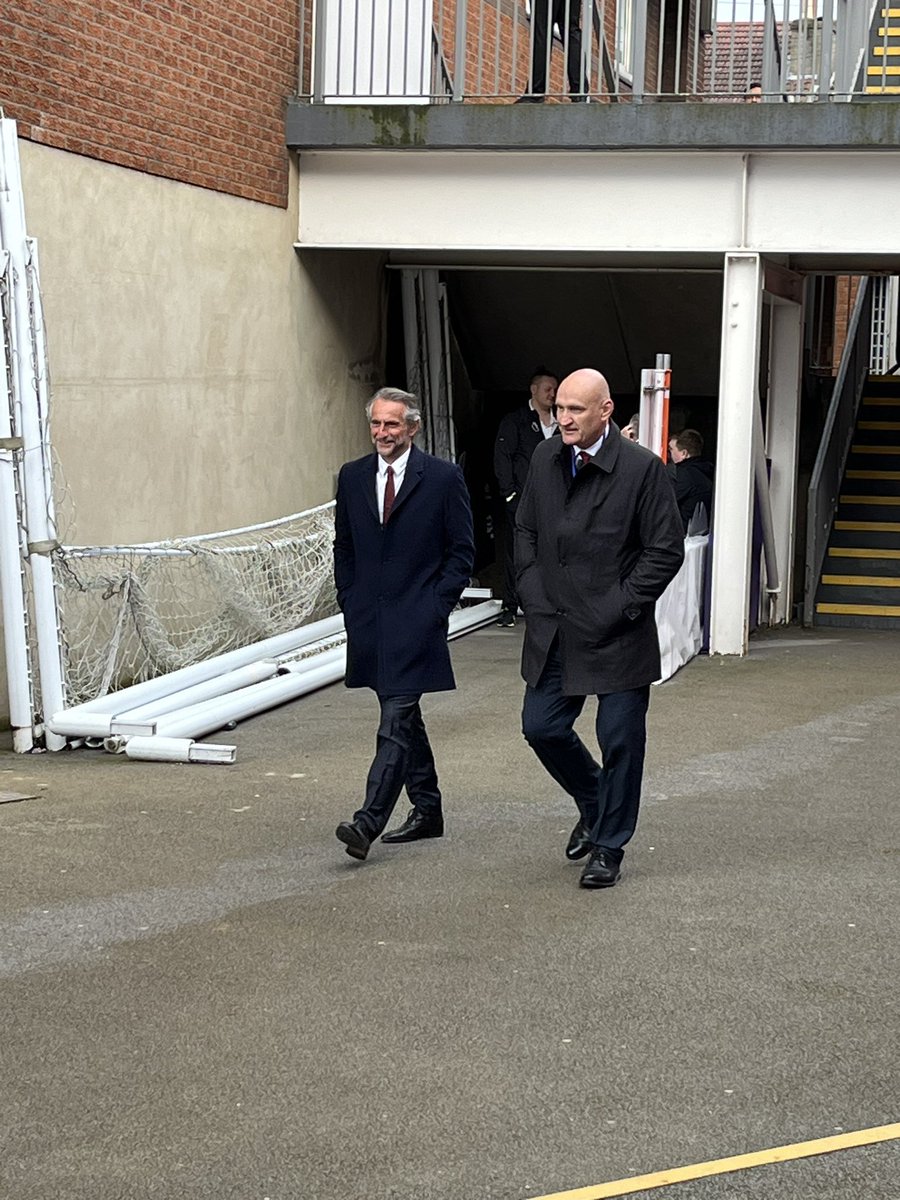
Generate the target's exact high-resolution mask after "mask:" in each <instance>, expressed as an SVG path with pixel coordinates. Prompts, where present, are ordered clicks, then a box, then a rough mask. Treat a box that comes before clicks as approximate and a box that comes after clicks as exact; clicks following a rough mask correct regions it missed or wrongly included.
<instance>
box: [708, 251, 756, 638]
mask: <svg viewBox="0 0 900 1200" xmlns="http://www.w3.org/2000/svg"><path fill="white" fill-rule="evenodd" d="M761 318H762V263H761V261H760V257H759V255H758V254H748V253H745V252H733V253H729V254H726V255H725V279H724V288H723V296H722V358H721V364H720V367H719V437H718V449H717V456H716V458H717V461H716V492H715V499H714V501H713V513H714V524H713V559H712V611H711V614H710V637H709V652H710V654H746V653H747V638H748V613H749V605H750V549H751V533H752V514H753V482H754V475H753V426H754V406H756V405H758V404H759V399H758V387H759V350H760V324H761Z"/></svg>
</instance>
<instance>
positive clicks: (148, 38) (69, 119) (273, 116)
mask: <svg viewBox="0 0 900 1200" xmlns="http://www.w3.org/2000/svg"><path fill="white" fill-rule="evenodd" d="M297 9H298V6H297V4H296V3H295V0H232V2H230V3H228V4H223V3H221V2H220V0H61V2H59V3H51V2H48V0H6V3H5V4H4V5H3V6H2V8H0V105H2V106H3V109H4V112H5V115H6V116H7V117H12V118H14V119H15V120H16V121H17V123H18V129H19V134H20V136H22V137H24V138H28V139H30V140H32V141H35V142H41V143H43V144H44V145H46V146H54V147H57V148H59V149H61V150H68V151H71V152H73V153H75V154H84V155H87V156H89V157H91V158H96V159H101V160H103V161H105V162H110V163H116V164H118V165H119V166H123V167H131V168H133V169H135V170H138V171H145V172H147V173H149V174H151V175H162V176H164V177H166V178H168V179H175V180H179V181H181V182H183V183H190V184H195V185H197V186H198V187H204V188H211V189H212V190H214V191H219V192H226V193H229V194H230V195H234V196H242V197H245V198H246V199H249V200H258V201H261V202H263V203H265V204H275V205H281V206H284V205H285V204H286V203H287V179H288V170H287V167H288V155H287V151H286V149H285V144H284V108H285V102H286V99H287V97H288V96H289V95H291V94H292V93H293V92H295V91H296V83H297V55H298V40H299V27H298V12H297Z"/></svg>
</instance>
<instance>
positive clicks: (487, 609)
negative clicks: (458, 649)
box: [447, 600, 503, 641]
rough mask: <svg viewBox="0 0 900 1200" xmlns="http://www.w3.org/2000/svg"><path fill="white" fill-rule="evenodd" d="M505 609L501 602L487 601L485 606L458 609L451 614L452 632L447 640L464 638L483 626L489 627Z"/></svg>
mask: <svg viewBox="0 0 900 1200" xmlns="http://www.w3.org/2000/svg"><path fill="white" fill-rule="evenodd" d="M502 607H503V605H502V603H501V602H500V601H499V600H485V602H484V603H483V604H473V605H472V607H471V608H458V609H457V610H456V612H452V613H451V614H450V631H449V633H448V634H447V640H448V641H452V640H453V639H454V638H458V637H462V635H463V634H464V633H471V632H472V631H473V630H474V629H478V628H480V627H481V626H482V625H488V624H490V622H491V621H495V620H496V619H497V614H498V613H499V612H500V609H501V608H502Z"/></svg>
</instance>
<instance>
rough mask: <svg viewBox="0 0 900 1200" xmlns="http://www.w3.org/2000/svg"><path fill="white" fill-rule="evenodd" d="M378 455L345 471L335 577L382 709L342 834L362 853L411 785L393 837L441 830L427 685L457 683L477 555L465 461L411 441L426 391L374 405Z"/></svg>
mask: <svg viewBox="0 0 900 1200" xmlns="http://www.w3.org/2000/svg"><path fill="white" fill-rule="evenodd" d="M366 415H367V416H368V418H369V428H370V431H371V435H372V441H373V443H374V446H375V453H374V454H367V455H366V456H365V458H360V459H357V460H356V461H355V462H350V463H346V464H345V465H344V466H343V467H342V468H341V472H340V475H339V477H338V490H337V507H336V510H335V537H334V580H335V585H336V588H337V598H338V604H339V605H340V607H341V611H342V612H343V614H344V624H345V626H346V629H347V674H346V680H345V682H346V685H347V687H369V688H372V690H373V691H374V692H375V693H376V695H377V696H378V700H379V703H380V705H381V720H380V723H379V726H378V736H377V740H376V752H375V758H374V760H373V762H372V766H371V768H370V769H369V775H368V778H367V780H366V794H365V800H364V802H363V805H362V807H361V808H360V809H359V810H358V811H357V812H355V813H354V814H353V819H352V821H342V822H341V823H340V825H338V827H337V830H336V834H337V837H338V840H339V841H341V842H343V843H344V845H345V847H346V849H347V853H348V854H349V855H351V857H353V858H357V859H364V858H365V857H366V855H367V854H368V853H369V846H370V845H371V843H372V842H373V841H374V840H375V838H377V837H378V835H379V834H380V833H381V832H382V830H383V829H384V827H385V826H386V824H387V822H388V820H389V818H390V815H391V812H392V811H393V808H394V805H395V804H396V803H397V799H398V797H399V795H400V792H401V790H402V789H403V787H404V785H405V786H406V791H407V794H408V795H409V799H410V801H411V803H412V805H413V808H412V811H411V813H410V814H409V816H408V818H407V819H406V821H405V822H404V823H403V824H402V825H401V826H400V827H399V828H398V829H395V830H394V831H393V832H391V833H387V834H385V835H384V837H383V839H382V840H383V841H385V842H412V841H416V840H418V839H419V838H433V837H441V835H442V834H443V832H444V818H443V813H442V809H441V793H440V790H439V788H438V779H437V772H436V770H435V766H434V756H433V754H432V752H431V746H430V744H429V742H428V734H427V733H426V732H425V725H424V723H423V721H422V713H421V710H420V707H419V701H420V700H421V698H422V694H423V692H443V691H449V690H451V689H452V688H454V687H455V686H456V684H455V682H454V679H453V670H452V667H451V665H450V652H449V650H448V647H447V622H448V618H449V616H450V613H451V611H452V610H453V608H454V607H455V606H456V604H457V602H458V600H459V597H460V595H461V593H462V590H463V588H464V587H466V586H467V584H468V582H469V577H470V575H471V573H472V567H473V563H474V557H475V543H474V538H473V534H472V513H471V510H470V507H469V495H468V492H467V491H466V485H465V482H464V480H463V476H462V472H461V471H460V469H459V467H457V466H456V465H455V464H453V463H450V462H445V461H444V460H443V459H440V458H434V457H432V455H430V454H425V453H423V451H421V450H419V449H418V447H416V446H414V445H413V438H414V437H415V436H416V433H417V432H418V429H419V424H420V420H421V416H420V412H419V409H418V407H417V401H416V397H415V396H413V395H411V394H410V393H409V392H402V391H400V390H399V389H398V388H382V389H381V390H380V391H378V392H376V393H375V395H374V397H373V398H372V400H370V402H369V404H368V405H367V406H366Z"/></svg>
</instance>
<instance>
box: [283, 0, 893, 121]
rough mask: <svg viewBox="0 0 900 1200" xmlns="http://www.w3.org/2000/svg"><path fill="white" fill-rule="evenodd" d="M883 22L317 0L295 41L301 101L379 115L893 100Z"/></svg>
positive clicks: (781, 14)
mask: <svg viewBox="0 0 900 1200" xmlns="http://www.w3.org/2000/svg"><path fill="white" fill-rule="evenodd" d="M532 4H533V5H534V12H533V13H532ZM880 11H881V7H880V6H879V3H878V0H676V2H675V3H669V4H660V5H655V4H651V3H650V0H316V3H315V8H314V16H310V15H309V14H307V16H306V18H305V20H304V23H303V28H302V33H301V40H302V42H303V46H302V48H301V55H302V57H301V63H302V68H301V79H300V95H301V97H303V98H306V99H310V100H313V101H326V102H332V103H334V102H345V103H346V102H349V103H380V104H384V103H398V104H416V103H417V104H430V103H432V104H433V103H442V102H443V103H447V102H453V101H457V102H459V101H471V102H479V101H480V102H487V101H490V102H504V101H506V102H511V101H513V100H515V99H518V98H519V97H521V96H525V95H529V94H534V93H537V95H538V96H540V98H542V99H547V100H551V101H552V100H558V99H565V98H566V97H569V98H572V97H573V94H574V96H575V98H577V99H589V100H591V101H598V102H603V103H610V102H632V103H633V102H642V101H645V100H650V99H652V100H668V101H678V100H681V101H684V100H700V101H712V102H723V101H743V100H749V101H755V100H760V101H762V102H779V103H781V102H785V101H788V102H797V101H825V100H850V99H853V98H854V97H856V96H862V95H866V94H868V95H869V96H872V95H876V96H878V95H882V96H887V95H888V94H890V93H891V92H892V91H898V92H900V85H898V86H897V87H896V88H893V87H892V84H893V83H894V82H895V77H894V69H892V68H894V62H897V63H898V65H900V18H898V19H896V20H895V23H894V26H892V25H891V24H890V22H889V19H888V18H884V19H879V20H876V12H880ZM888 11H892V10H888ZM653 13H656V14H657V15H656V16H655V17H654V16H653V15H652V14H653ZM660 14H661V15H660ZM548 25H549V26H550V28H551V29H552V36H551V37H549V38H546V37H545V36H544V30H545V29H546V28H547V26H548ZM536 42H537V46H536V45H535V43H536ZM894 53H896V54H897V56H898V57H897V58H896V59H895V58H893V54H894ZM897 78H898V79H900V76H898V77H897Z"/></svg>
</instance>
